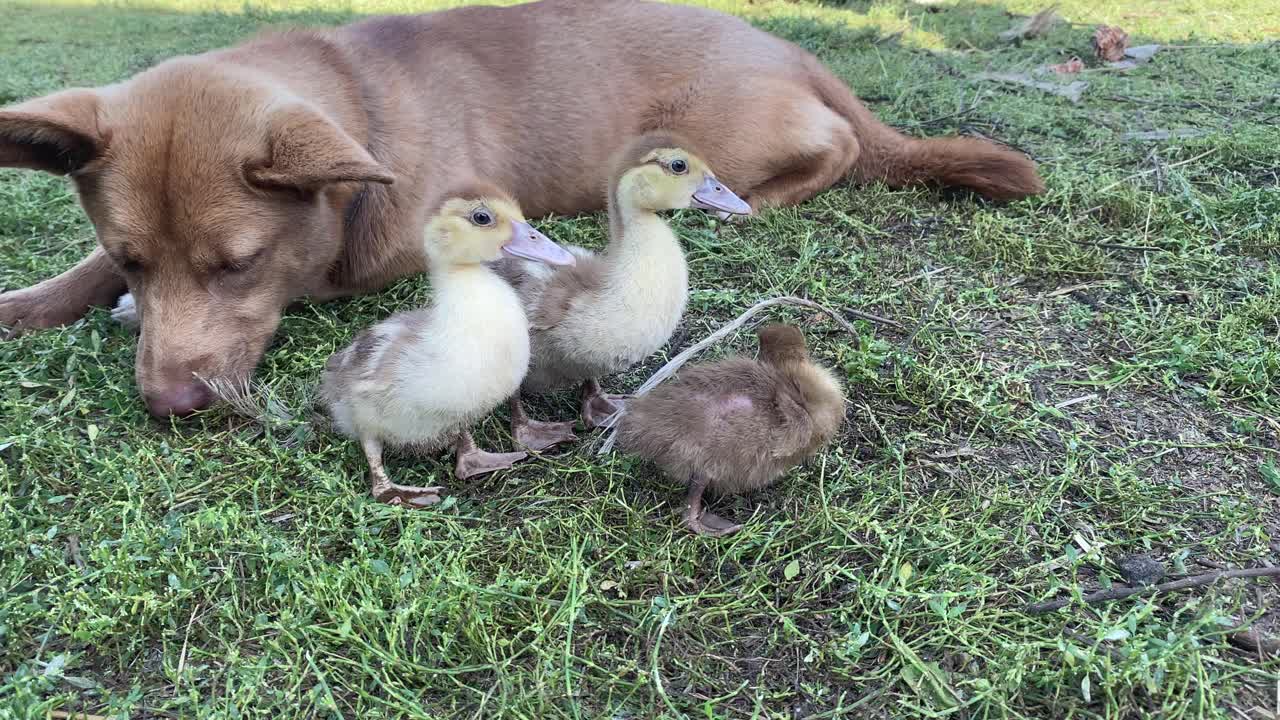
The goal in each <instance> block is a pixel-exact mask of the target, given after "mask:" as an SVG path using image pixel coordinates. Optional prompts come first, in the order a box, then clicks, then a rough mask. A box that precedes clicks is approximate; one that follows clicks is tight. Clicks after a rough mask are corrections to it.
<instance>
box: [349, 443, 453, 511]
mask: <svg viewBox="0 0 1280 720" xmlns="http://www.w3.org/2000/svg"><path fill="white" fill-rule="evenodd" d="M360 444H361V446H362V447H363V448H364V455H365V457H366V458H368V460H369V486H370V488H369V489H370V492H372V493H373V499H374V500H377V501H378V502H384V503H388V504H391V505H405V506H407V507H411V508H424V507H430V506H431V505H435V504H436V503H438V502H440V491H441V490H444V488H443V487H440V486H436V487H418V486H416V485H399V484H397V483H393V482H391V479H390V478H388V477H387V471H386V469H384V468H383V467H382V443H381V442H380V441H378V440H377V439H376V438H364V439H363V440H361V441H360Z"/></svg>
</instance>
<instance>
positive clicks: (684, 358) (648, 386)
mask: <svg viewBox="0 0 1280 720" xmlns="http://www.w3.org/2000/svg"><path fill="white" fill-rule="evenodd" d="M774 305H799V306H800V307H807V308H812V309H814V310H819V311H821V312H824V313H826V314H827V315H830V316H831V318H832V319H833V320H835V321H836V322H837V323H839V324H840V325H841V326H842V327H843V328H844V329H845V331H846V332H848V333H849V334H850V335H853V336H854V337H855V338H856V337H857V336H858V332H857V330H855V329H854V328H853V325H850V324H849V321H848V320H845V319H844V316H843V315H841V314H840V313H838V312H836V311H835V310H832V309H831V308H829V307H827V306H825V305H822V304H821V303H816V302H814V301H812V300H805V299H804V298H798V297H792V296H790V295H786V296H783V297H775V298H769V299H767V300H761V301H760V302H758V303H756V304H755V305H752V306H751V307H750V308H747V311H746V312H744V313H742V314H741V315H739V316H738V317H736V318H734V319H733V320H731V321H730V322H728V323H726V324H725V325H724V326H723V327H721V328H720V329H719V330H716V331H715V332H713V333H711V334H710V335H708V336H707V337H706V338H704V339H703V340H702V341H701V342H699V343H697V344H696V345H693V346H692V347H689V348H686V349H685V350H684V352H682V353H680V354H679V355H676V356H675V357H673V358H671V360H670V361H668V362H667V364H666V365H663V366H662V367H661V368H659V369H658V371H657V372H655V373H654V374H653V375H651V376H650V377H649V379H648V380H646V381H645V383H644V384H643V385H641V386H640V388H639V389H638V390H636V391H635V393H634V394H632V395H631V397H633V398H635V397H640V396H641V395H644V394H645V393H647V392H649V391H650V390H652V389H654V388H655V387H657V386H658V384H659V383H661V382H662V381H664V380H666V379H667V378H669V377H671V376H672V375H674V374H675V373H676V371H677V370H679V369H680V368H681V367H682V366H683V365H684V364H685V363H686V362H688V361H689V359H690V358H692V357H693V356H694V355H697V354H698V353H700V352H702V351H703V350H705V349H706V348H708V347H710V346H711V345H714V344H715V343H717V342H719V341H720V340H721V339H722V338H724V337H725V336H727V335H729V334H730V333H732V332H733V331H735V330H737V329H738V328H740V327H742V326H743V325H744V324H745V323H746V322H747V320H750V319H751V316H753V315H755V314H756V313H758V312H760V311H761V310H764V309H765V308H767V307H772V306H774ZM846 312H847V313H849V314H850V315H854V316H856V317H860V318H863V319H866V320H870V321H872V322H880V323H885V324H887V325H892V326H893V327H896V328H899V329H901V328H902V325H901V324H900V323H898V322H895V321H893V320H889V319H887V318H882V317H879V316H877V315H871V314H870V313H861V312H858V311H856V310H847V311H846ZM625 413H626V409H625V406H624V408H623V409H622V410H620V411H618V412H616V413H614V414H612V415H610V416H609V417H608V418H606V419H605V421H604V422H603V423H602V424H601V427H603V428H605V429H606V430H607V431H608V432H607V437H605V439H604V443H603V444H602V445H601V446H600V449H599V450H597V451H596V453H597V454H599V455H604V454H606V453H608V452H609V451H611V450H613V442H614V439H615V438H616V437H617V434H618V428H617V425H618V421H619V420H621V419H622V416H623V414H625Z"/></svg>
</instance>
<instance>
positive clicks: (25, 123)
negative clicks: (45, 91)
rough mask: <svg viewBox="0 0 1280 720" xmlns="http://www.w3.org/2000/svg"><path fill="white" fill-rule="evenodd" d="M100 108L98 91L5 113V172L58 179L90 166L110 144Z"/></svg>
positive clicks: (1, 129)
mask: <svg viewBox="0 0 1280 720" xmlns="http://www.w3.org/2000/svg"><path fill="white" fill-rule="evenodd" d="M98 103H99V96H98V93H97V92H96V91H94V90H86V89H79V88H77V89H74V90H63V91H62V92H58V93H54V94H52V95H46V96H44V97H41V98H36V99H34V100H28V101H27V102H24V103H20V104H18V105H14V106H13V107H8V108H4V109H3V110H0V167H19V168H28V169H32V170H44V171H45V172H51V173H56V174H58V175H65V174H67V173H71V172H75V171H76V170H79V169H80V168H82V167H84V166H85V165H86V164H87V163H89V162H90V161H91V160H93V159H94V158H96V157H98V155H100V154H101V153H102V150H103V147H104V145H105V144H106V139H105V138H104V137H103V135H102V133H101V132H100V131H99V130H98V119H97V117H98Z"/></svg>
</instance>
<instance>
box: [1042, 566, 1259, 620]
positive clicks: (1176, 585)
mask: <svg viewBox="0 0 1280 720" xmlns="http://www.w3.org/2000/svg"><path fill="white" fill-rule="evenodd" d="M1256 577H1280V567H1269V568H1249V569H1247V570H1218V571H1215V572H1211V573H1205V574H1204V575H1193V576H1191V577H1189V578H1183V579H1181V580H1174V581H1173V582H1167V583H1164V584H1162V585H1140V586H1132V587H1116V588H1111V589H1110V590H1100V591H1098V592H1095V593H1089V594H1088V595H1085V596H1084V597H1082V598H1080V600H1081V601H1082V602H1084V603H1085V604H1086V605H1096V604H1097V603H1103V602H1110V601H1111V600H1123V599H1124V598H1127V597H1131V596H1134V595H1154V594H1156V593H1166V592H1176V591H1178V590H1190V589H1192V588H1198V587H1203V586H1205V585H1213V584H1215V583H1217V582H1219V581H1222V580H1232V579H1235V578H1256ZM1072 602H1074V600H1073V599H1072V598H1062V599H1061V600H1048V601H1046V602H1040V603H1035V604H1033V605H1028V606H1027V608H1026V611H1027V612H1028V613H1030V614H1032V615H1040V614H1042V613H1047V612H1053V611H1054V610H1058V609H1061V608H1064V607H1067V606H1068V605H1070V604H1071V603H1072Z"/></svg>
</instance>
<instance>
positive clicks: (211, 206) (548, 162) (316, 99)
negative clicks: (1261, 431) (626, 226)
mask: <svg viewBox="0 0 1280 720" xmlns="http://www.w3.org/2000/svg"><path fill="white" fill-rule="evenodd" d="M654 129H671V130H674V131H677V132H680V133H682V134H684V135H686V136H688V137H689V138H690V139H691V140H692V141H693V142H694V143H696V145H697V147H698V148H699V149H700V152H701V153H702V154H703V157H704V159H705V160H706V161H707V162H708V163H709V164H710V165H711V166H712V167H714V168H715V169H716V172H717V175H718V176H719V177H720V178H721V179H722V180H724V182H725V183H726V184H727V185H729V186H730V187H732V188H734V189H735V191H737V192H738V193H739V194H740V195H742V196H743V197H744V198H745V199H746V200H748V201H749V202H750V203H751V204H752V206H753V207H756V208H760V207H764V206H768V205H779V204H788V203H796V202H799V201H801V200H804V199H806V198H808V197H810V196H811V195H813V194H814V193H816V192H818V191H819V190H822V189H823V188H826V187H828V186H830V185H831V184H833V183H835V182H836V181H838V180H840V179H841V178H842V177H844V176H846V175H851V176H852V177H853V178H854V179H855V180H857V181H871V180H877V179H882V180H885V181H887V182H888V183H890V184H892V185H905V184H909V183H917V182H930V183H940V184H947V185H961V186H966V187H970V188H972V189H974V190H976V191H978V192H980V193H983V194H986V195H989V196H991V197H994V198H1001V199H1005V198H1017V197H1021V196H1024V195H1028V194H1033V193H1037V192H1040V191H1041V189H1042V187H1043V186H1042V184H1041V182H1040V179H1039V178H1038V176H1037V174H1036V170H1035V165H1034V163H1032V162H1031V161H1029V160H1028V159H1026V158H1025V157H1023V156H1022V155H1020V154H1018V153H1015V152H1012V151H1010V150H1007V149H1004V148H1001V147H999V146H996V145H994V144H991V143H988V142H984V141H981V140H975V139H970V138H949V139H942V140H938V139H933V140H923V139H915V138H907V137H905V136H903V135H901V134H899V133H897V132H896V131H894V130H892V129H890V128H889V127H887V126H885V125H884V124H882V123H880V122H879V121H878V120H876V119H875V118H874V117H873V116H872V115H871V114H870V113H869V112H868V111H867V109H866V108H865V107H863V105H862V104H861V103H860V102H859V101H858V100H857V99H856V98H855V97H854V96H853V94H852V93H851V92H850V91H849V89H848V88H847V87H845V85H844V84H843V83H841V82H840V81H839V80H837V79H836V78H835V76H833V75H832V74H831V73H830V72H829V71H828V70H826V69H825V68H823V67H822V66H821V64H820V63H819V62H818V61H817V59H816V58H814V57H813V56H812V55H810V54H809V53H807V52H805V51H803V50H801V49H800V48H798V47H796V46H795V45H792V44H790V43H788V42H785V41H783V40H780V39H778V38H775V37H773V36H771V35H768V34H766V33H764V32H761V31H759V30H756V29H753V28H752V27H750V26H749V25H748V24H746V23H745V22H743V21H742V20H739V19H737V18H733V17H730V16H727V15H723V14H720V13H716V12H712V11H709V10H704V9H700V8H692V7H683V6H677V5H663V4H650V3H644V2H631V1H628V0H603V1H601V2H590V3H586V2H575V1H573V0H545V1H544V2H539V3H533V4H528V5H521V6H516V7H512V8H493V7H471V8H462V9H457V10H450V11H446V12H440V13H433V14H427V15H419V16H408V17H387V18H376V19H372V20H368V21H365V22H361V23H357V24H354V25H350V26H347V27H343V28H339V29H336V30H332V31H327V32H310V31H294V32H286V33H283V34H273V35H267V36H264V37H261V38H258V39H255V40H252V41H250V42H247V43H245V44H244V45H241V46H239V47H236V48H232V49H228V50H219V51H214V52H210V53H206V54H204V55H200V56H195V57H184V58H176V59H173V60H170V61H168V62H165V63H162V64H161V65H158V66H157V67H155V68H152V69H150V70H147V71H145V72H143V73H141V74H139V75H137V76H136V77H134V78H132V79H130V80H128V81H126V82H123V83H120V84H117V85H112V86H108V87H104V88H98V89H95V90H88V89H75V90H68V91H64V92H61V93H57V94H54V95H50V96H47V97H43V98H37V99H34V100H31V101H28V102H26V103H22V104H19V105H17V106H14V107H11V108H8V109H6V110H3V111H0V166H8V167H24V168H33V169H37V170H44V171H48V172H54V173H63V174H68V175H70V176H71V177H72V179H73V181H74V183H75V186H76V189H77V190H78V191H79V193H80V198H81V201H82V203H83V205H84V208H85V210H86V212H87V214H88V215H89V217H90V219H91V220H92V221H93V224H94V226H95V228H96V230H97V233H98V239H99V241H100V244H101V247H100V248H99V249H97V250H95V251H94V252H93V253H92V254H91V255H90V256H89V257H88V258H87V259H86V260H85V261H84V262H82V263H81V264H79V265H77V266H76V267H74V268H72V269H71V270H69V271H67V272H66V273H64V274H62V275H60V276H58V277H57V278H54V279H52V280H49V281H46V282H44V283H41V284H39V285H35V286H33V287H31V288H27V289H24V290H17V291H13V292H8V293H4V294H3V295H0V324H4V325H6V326H10V327H13V326H19V327H49V326H53V325H58V324H62V323H66V322H69V321H72V320H75V319H76V318H79V317H80V316H82V315H83V314H84V313H85V312H86V311H87V310H88V308H89V307H91V306H94V305H104V304H109V303H112V302H113V301H115V299H116V298H117V297H118V296H119V295H120V294H121V293H122V292H123V291H124V290H125V287H126V284H127V285H128V288H129V290H130V291H131V292H132V293H133V294H134V297H135V301H136V303H137V306H138V308H139V312H140V320H141V324H142V338H141V346H140V351H139V353H138V383H139V386H140V387H141V389H142V391H143V393H144V395H145V396H146V397H147V398H148V401H149V404H150V405H151V408H152V410H153V411H154V412H157V413H158V414H165V413H169V412H182V411H185V410H188V409H191V408H193V407H199V406H200V405H203V404H204V403H205V402H207V400H208V398H207V394H205V393H203V392H202V391H200V387H201V386H200V385H199V384H198V383H196V382H195V381H194V380H193V379H192V375H193V373H199V374H201V375H203V376H206V377H208V376H215V375H218V376H229V377H232V378H238V377H244V376H246V375H247V374H249V373H250V372H251V371H252V369H253V367H254V365H255V364H256V362H257V360H258V358H259V357H260V356H261V354H262V352H263V349H264V347H265V346H266V343H267V342H268V339H269V338H270V337H271V335H272V334H273V332H274V330H275V327H276V325H277V322H278V319H279V315H280V312H281V310H282V308H283V307H284V306H285V305H286V304H287V303H288V302H289V301H290V300H291V299H294V298H298V297H301V296H312V297H317V298H321V299H323V298H332V297H337V296H341V295H348V294H351V293H356V292H362V291H368V290H372V289H376V288H379V287H381V286H383V285H385V284H386V283H387V282H389V281H391V280H392V279H394V278H396V277H399V276H403V275H405V274H409V273H415V272H419V271H421V270H422V269H423V267H424V260H423V257H422V253H421V250H420V244H421V243H420V235H421V228H422V222H423V217H424V213H425V209H426V208H427V206H428V205H429V204H430V203H431V202H433V201H434V200H438V198H436V197H435V194H436V193H438V192H439V191H440V189H441V187H442V186H443V185H445V184H446V183H444V182H443V179H444V178H452V177H464V176H471V177H480V178H484V179H486V180H488V181H491V182H493V183H495V184H496V185H498V186H500V187H503V188H506V189H508V190H509V191H510V192H511V193H512V194H513V195H514V196H515V197H516V199H517V200H518V201H519V202H520V204H521V205H522V206H523V207H524V209H525V210H526V212H527V213H528V214H529V216H530V217H536V216H540V215H543V214H546V213H551V212H556V213H576V212H580V211H586V210H595V209H599V208H600V207H602V206H603V204H604V197H603V195H602V193H601V188H603V187H605V185H606V180H607V177H606V176H605V174H606V173H607V172H608V170H609V167H610V164H609V159H610V156H611V155H612V153H614V152H615V151H616V150H617V149H618V148H619V147H620V146H621V144H622V143H624V142H626V140H627V139H628V138H631V137H634V136H635V135H637V134H638V133H641V132H645V131H649V130H654ZM393 180H394V184H388V183H391V182H392V181H393Z"/></svg>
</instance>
